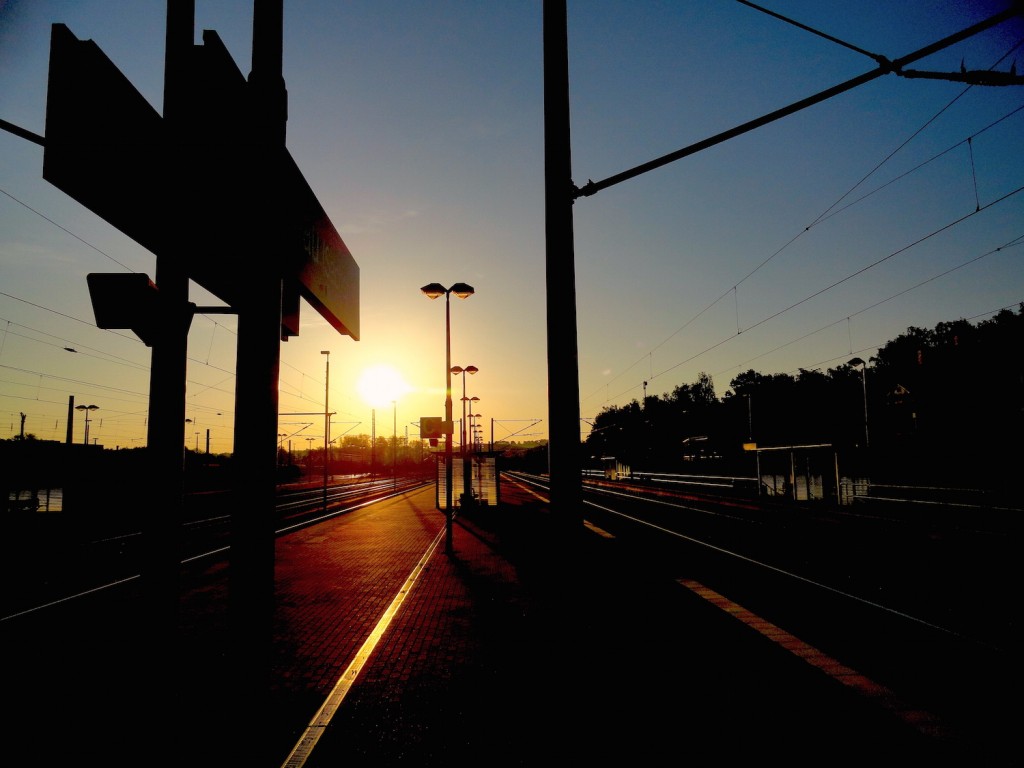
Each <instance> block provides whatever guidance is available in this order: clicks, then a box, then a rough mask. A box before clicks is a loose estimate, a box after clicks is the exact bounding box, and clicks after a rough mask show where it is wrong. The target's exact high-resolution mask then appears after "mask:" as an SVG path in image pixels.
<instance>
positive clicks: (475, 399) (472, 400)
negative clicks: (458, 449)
mask: <svg viewBox="0 0 1024 768" xmlns="http://www.w3.org/2000/svg"><path fill="white" fill-rule="evenodd" d="M467 402H468V403H469V428H470V429H473V427H474V426H476V424H475V423H474V421H473V419H475V418H476V417H477V416H479V415H480V414H479V413H473V411H474V410H476V404H477V403H479V402H480V398H479V397H477V396H476V395H473V397H471V398H469V400H468V401H467ZM470 444H471V445H472V446H473V448H472V450H474V451H475V450H476V443H475V441H470Z"/></svg>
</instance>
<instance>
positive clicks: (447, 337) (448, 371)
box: [420, 283, 474, 554]
mask: <svg viewBox="0 0 1024 768" xmlns="http://www.w3.org/2000/svg"><path fill="white" fill-rule="evenodd" d="M420 290H421V291H422V292H423V294H424V295H425V296H426V297H427V298H428V299H436V298H439V297H441V296H444V350H445V351H444V355H445V361H444V373H445V380H446V381H445V392H444V420H445V437H444V482H445V497H444V506H445V540H444V549H445V552H446V553H447V554H451V553H452V330H451V328H452V326H451V294H453V293H454V294H455V295H456V296H458V297H459V298H460V299H468V298H469V297H470V296H472V295H473V293H474V291H473V286H471V285H467V284H466V283H455V284H454V285H453V286H452V287H451V288H445V287H444V286H443V285H441V284H440V283H430V284H429V285H424V286H423V287H422V288H420Z"/></svg>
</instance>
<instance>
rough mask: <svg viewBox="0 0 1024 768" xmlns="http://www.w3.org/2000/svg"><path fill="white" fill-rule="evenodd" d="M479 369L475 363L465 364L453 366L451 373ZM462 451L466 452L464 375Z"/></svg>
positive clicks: (464, 379) (464, 389) (463, 378)
mask: <svg viewBox="0 0 1024 768" xmlns="http://www.w3.org/2000/svg"><path fill="white" fill-rule="evenodd" d="M479 370H480V369H479V368H477V367H476V366H475V365H467V366H466V367H465V368H462V367H461V366H458V365H456V366H454V367H453V368H452V373H454V374H455V375H456V376H458V375H459V374H460V373H476V372H477V371H479ZM461 445H462V452H463V453H465V452H466V377H465V376H463V377H462V443H461Z"/></svg>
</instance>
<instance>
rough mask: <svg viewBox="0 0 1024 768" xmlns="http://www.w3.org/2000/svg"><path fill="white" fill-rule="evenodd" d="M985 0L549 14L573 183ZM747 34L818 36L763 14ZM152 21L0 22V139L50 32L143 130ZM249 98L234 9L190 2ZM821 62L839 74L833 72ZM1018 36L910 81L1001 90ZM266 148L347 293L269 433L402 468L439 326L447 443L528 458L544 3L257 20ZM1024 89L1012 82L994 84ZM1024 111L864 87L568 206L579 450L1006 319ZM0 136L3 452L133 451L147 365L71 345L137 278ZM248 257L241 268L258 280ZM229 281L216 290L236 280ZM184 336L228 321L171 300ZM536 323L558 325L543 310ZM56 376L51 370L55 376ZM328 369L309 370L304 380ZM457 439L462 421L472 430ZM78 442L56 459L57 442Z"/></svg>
mask: <svg viewBox="0 0 1024 768" xmlns="http://www.w3.org/2000/svg"><path fill="white" fill-rule="evenodd" d="M1007 4H1008V3H1007V2H1001V1H999V0H992V1H990V2H960V3H952V2H937V1H935V0H908V1H907V2H902V3H892V2H875V1H874V0H859V1H857V2H835V3H821V2H820V0H817V1H815V2H810V1H809V0H766V2H763V3H758V6H759V8H757V7H752V6H751V5H750V4H748V3H744V2H739V1H737V0H720V1H718V0H715V1H709V2H647V1H646V0H645V1H642V2H622V1H621V0H619V1H618V2H612V1H611V0H592V1H591V2H585V3H584V2H576V1H574V0H570V1H569V2H568V16H567V26H568V35H569V39H568V57H569V97H570V113H571V114H570V120H571V152H572V172H573V182H574V183H575V184H576V185H577V186H580V187H582V186H583V185H584V184H586V183H587V181H588V180H593V181H595V182H598V181H601V180H603V179H606V178H609V177H611V176H614V175H615V174H619V173H621V172H623V171H626V170H628V169H631V168H634V167H636V166H639V165H642V164H644V163H647V162H649V161H651V160H654V159H656V158H659V157H662V156H664V155H667V154H669V153H672V152H676V151H677V150H680V149H683V148H685V147H689V146H690V145H693V144H695V143H697V142H700V141H703V140H705V139H708V138H709V137H712V136H716V135H718V134H720V133H722V132H724V131H728V130H730V129H732V128H735V127H736V126H739V125H742V124H744V123H747V122H748V121H751V120H755V119H757V118H760V117H762V116H764V115H766V114H768V113H771V112H773V111H774V110H777V109H781V108H783V107H786V106H788V105H790V104H792V103H794V102H797V101H799V100H801V99H804V98H807V97H809V96H812V95H814V94H816V93H819V92H821V91H823V90H825V89H827V88H831V87H833V86H836V85H839V84H841V83H843V82H846V81H847V80H849V79H851V78H853V77H856V76H858V75H862V74H864V73H866V72H870V71H872V70H874V68H875V66H876V64H875V61H874V60H873V59H872V58H871V57H870V56H868V55H866V54H877V55H881V56H885V57H886V58H888V59H890V60H892V59H896V58H899V57H902V56H906V55H907V54H910V53H913V52H915V51H918V50H920V49H921V48H923V47H925V46H926V45H929V44H931V43H934V42H936V41H938V40H941V39H943V38H945V37H947V36H949V35H952V34H954V33H957V32H960V31H961V30H964V29H966V28H967V27H969V26H970V25H972V24H975V23H977V22H980V21H982V20H984V19H986V18H989V17H990V16H993V15H994V14H996V13H997V12H999V11H1001V10H1003V9H1004V8H1005V7H1006V6H1007ZM762 9H768V10H770V11H772V12H773V13H775V14H779V15H781V16H784V17H786V18H788V19H792V20H794V21H796V22H799V23H800V24H802V25H804V26H805V27H809V28H811V29H812V30H817V31H819V32H821V33H823V34H825V35H828V36H831V38H833V39H826V38H825V37H823V36H822V35H816V34H814V33H813V32H811V31H810V30H808V29H806V28H801V27H798V26H796V25H794V24H790V23H787V22H786V21H784V20H782V19H779V18H776V17H773V16H772V15H770V14H769V13H766V12H764V10H762ZM166 15H167V5H166V3H165V2H157V1H155V0H152V1H151V0H132V1H129V0H124V1H117V0H104V1H102V2H101V1H99V0H96V1H91V0H82V1H80V2H66V1H64V2H58V1H57V0H51V1H49V2H48V1H46V0H0V119H2V120H4V121H7V122H8V123H12V124H14V125H16V126H19V127H21V128H23V129H25V130H27V131H30V132H32V133H35V134H38V135H42V134H43V133H44V125H45V117H46V88H47V68H48V56H49V44H50V32H51V25H52V24H54V23H63V24H65V25H67V26H68V28H69V29H70V31H71V32H72V33H73V34H74V35H75V36H76V37H77V38H79V39H82V40H85V39H91V40H93V41H95V43H96V44H97V45H98V46H99V47H100V49H101V50H102V51H103V52H104V53H105V54H106V55H107V57H109V58H110V59H111V60H112V62H113V63H114V64H115V65H116V66H117V67H118V69H119V70H120V71H121V73H122V74H124V75H125V77H126V78H127V79H128V80H129V81H130V82H131V83H132V84H133V85H134V86H135V88H136V89H137V90H138V91H139V92H140V93H141V94H142V95H143V96H144V97H145V98H146V99H147V100H148V101H149V103H150V104H151V105H152V106H153V107H154V108H155V109H156V110H157V111H158V112H159V111H162V99H163V75H164V35H165V24H166ZM205 29H212V30H215V31H216V32H217V33H218V35H219V36H220V37H221V39H222V40H223V42H224V43H225V45H226V47H227V49H228V51H229V52H230V53H231V55H232V57H233V59H234V61H235V63H236V64H237V65H238V67H239V69H240V70H241V71H242V72H243V73H244V74H248V72H249V71H250V69H251V44H252V2H251V0H249V1H248V2H241V1H240V0H237V1H236V0H220V1H218V2H204V0H196V3H195V40H196V43H197V44H198V43H201V41H202V31H203V30H205ZM839 41H841V42H842V43H846V45H843V44H841V43H840V42H839ZM1022 41H1024V22H1022V20H1021V18H1020V17H1015V18H1013V19H1011V20H1010V21H1008V22H1004V23H1002V24H1000V25H998V26H997V27H994V28H992V29H989V30H987V31H985V32H982V33H979V34H977V35H974V36H972V37H970V38H968V39H967V40H965V41H963V42H960V43H957V44H955V45H952V46H950V47H948V48H944V49H942V50H940V51H937V52H936V53H934V54H932V55H930V56H928V57H926V58H923V59H921V60H919V61H915V62H913V64H911V65H909V67H910V68H912V69H917V70H927V71H931V72H942V73H954V72H959V71H960V69H961V66H963V67H964V68H966V69H968V70H988V69H990V68H991V69H994V70H997V71H1000V72H1008V71H1010V69H1011V67H1012V66H1015V65H1016V66H1017V70H1018V71H1024V56H1021V47H1020V46H1021V43H1022ZM283 43H284V46H283V67H284V78H285V83H286V86H287V89H288V124H287V146H288V149H289V151H290V153H291V155H292V157H293V158H294V159H295V161H296V163H297V164H298V166H299V168H300V169H301V171H302V172H303V174H304V175H305V178H306V180H307V181H308V182H309V185H310V187H311V188H312V189H313V191H314V192H315V193H316V195H317V197H318V199H319V201H320V203H321V204H322V206H323V207H324V209H325V210H326V212H327V214H328V216H329V217H330V219H331V221H332V222H333V224H334V225H335V227H336V229H337V230H338V232H339V234H340V235H341V237H342V239H343V240H344V241H345V243H346V245H347V246H348V248H349V250H350V251H351V253H352V255H353V257H354V259H355V261H356V262H357V263H358V265H359V269H360V286H359V293H360V338H359V340H358V341H356V340H354V339H352V338H350V337H348V336H344V335H340V334H339V333H338V332H337V331H335V330H333V329H332V328H331V327H330V326H329V325H328V324H327V322H326V321H324V320H323V319H322V318H321V317H320V316H319V314H318V313H317V312H316V311H315V310H314V309H312V308H311V307H309V306H308V305H305V304H304V305H303V306H302V310H301V325H300V331H299V335H298V336H297V337H293V338H291V339H289V340H288V341H287V342H284V343H282V345H281V377H280V412H281V417H280V418H281V423H280V428H279V433H280V434H281V435H282V436H283V437H282V441H283V444H284V445H285V447H288V445H289V444H290V446H291V448H292V449H293V450H304V449H306V448H307V447H314V448H315V447H319V446H320V445H322V441H323V435H324V429H323V418H318V417H316V416H311V415H309V414H311V413H316V412H318V411H319V412H320V413H322V412H323V410H324V400H325V384H326V383H327V382H326V378H327V370H326V363H327V362H328V361H329V364H330V372H329V385H330V386H329V408H330V410H331V411H333V412H335V415H334V416H333V417H332V419H331V425H332V426H331V436H332V438H337V437H340V436H342V435H345V434H360V433H364V434H371V433H374V434H376V436H378V437H381V436H385V437H390V436H391V435H392V433H393V432H397V434H398V435H399V436H400V437H406V436H407V437H408V438H409V439H416V438H418V436H419V434H418V422H419V419H420V417H421V416H441V415H443V413H444V395H445V360H444V352H445V348H444V343H445V321H444V314H445V313H444V299H443V298H442V299H438V300H434V301H431V300H429V299H427V298H426V297H425V296H424V295H423V294H422V293H421V292H420V287H421V286H423V285H426V284H428V283H432V282H440V283H442V284H443V285H446V286H450V285H452V284H453V283H456V282H466V283H469V284H470V285H472V286H473V287H474V289H475V294H474V295H473V296H471V297H469V298H468V299H465V300H460V299H457V298H455V297H452V299H451V331H452V333H451V350H452V353H451V354H452V359H451V362H452V365H457V366H461V367H463V368H465V367H468V366H471V365H472V366H476V367H477V368H478V369H479V372H478V373H476V374H474V375H473V376H471V377H469V378H468V379H467V380H466V381H465V382H463V381H462V377H460V376H453V377H452V394H453V400H454V417H455V419H456V420H458V419H459V418H460V417H461V415H462V412H461V406H462V403H461V402H460V398H461V397H462V396H463V384H465V392H466V394H467V395H468V396H470V397H473V396H475V397H479V398H480V399H479V401H477V402H476V409H475V412H476V413H479V414H480V417H479V419H478V422H479V423H480V424H481V425H482V426H483V430H482V437H483V439H484V440H485V441H489V440H491V439H492V438H493V439H494V440H496V441H502V440H509V439H511V440H517V441H518V440H535V439H543V438H546V437H547V423H548V413H547V410H548V403H547V389H548V387H547V380H548V379H547V376H548V372H547V356H546V349H547V321H546V306H547V301H548V297H547V294H546V287H545V258H546V256H545V254H546V244H545V234H544V225H545V223H544V194H545V189H544V184H545V179H544V143H543V142H544V136H543V132H544V113H543V96H544V88H543V85H544V84H543V55H542V43H543V27H542V3H541V2H540V1H539V0H532V1H529V2H527V1H526V0H509V1H508V2H501V3H490V2H476V3H473V2H466V1H465V0H462V1H461V2H456V1H454V0H452V1H448V2H444V1H440V2H430V3H423V2H409V1H399V0H375V1H374V2H369V1H363V0H355V1H353V2H345V3H330V2H314V1H313V0H309V1H307V2H302V3H289V2H285V4H284V40H283ZM1018 59H1020V62H1019V64H1017V60H1018ZM1022 106H1024V88H1022V87H1021V86H1019V85H1010V86H980V85H974V86H969V85H966V84H964V83H962V82H955V81H952V80H948V79H925V78H906V77H898V76H896V75H894V74H887V75H883V76H881V77H878V78H875V79H874V80H871V81H870V82H868V83H866V84H863V85H860V86H858V87H856V88H853V89H851V90H849V91H846V92H845V93H842V94H840V95H837V96H835V97H832V98H830V99H827V100H826V101H824V102H822V103H819V104H817V105H814V106H811V107H809V108H807V109H803V110H801V111H798V112H796V113H795V114H792V115H789V116H787V117H784V118H782V119H780V120H777V121H774V122H772V123H769V124H767V125H764V126H762V127H759V128H756V129H754V130H752V131H749V132H747V133H744V134H742V135H740V136H738V137H736V138H732V139H729V140H727V141H724V142H721V143H718V144H715V145H714V146H712V147H710V148H708V149H705V150H702V151H699V152H695V153H693V154H691V155H690V156H688V157H685V158H683V159H680V160H677V161H674V162H671V163H668V164H666V165H663V166H661V167H659V168H656V169H654V170H651V171H648V172H646V173H643V174H640V175H638V176H636V177H634V178H631V179H628V180H625V181H623V182H621V183H618V184H615V185H614V186H610V187H608V188H606V189H603V190H602V191H600V192H598V193H597V194H595V195H593V196H587V197H580V198H579V199H577V200H576V203H575V204H574V206H573V228H574V252H575V272H576V296H575V301H576V311H577V316H578V317H577V326H578V331H577V334H578V350H579V389H580V414H581V416H582V419H581V425H580V426H581V437H585V436H586V434H587V432H588V430H589V422H591V421H592V420H593V418H594V417H595V416H596V415H597V414H598V413H599V412H600V411H601V410H602V409H604V408H607V407H611V406H622V405H626V404H628V403H629V402H631V401H633V400H641V399H642V398H643V395H644V394H645V392H646V394H648V395H659V396H660V395H663V394H666V393H670V392H671V391H672V390H673V389H674V388H675V387H677V386H679V385H683V384H691V383H693V382H695V381H696V380H697V379H698V377H699V376H700V375H701V374H702V373H706V374H708V375H709V376H711V378H712V380H713V382H714V385H715V390H716V393H717V394H718V395H719V396H721V395H723V394H724V393H725V391H726V390H727V389H728V388H729V383H730V381H731V380H732V379H733V378H734V377H735V376H736V375H738V374H739V373H742V372H744V371H747V370H750V369H753V370H755V371H758V372H760V373H764V374H774V373H790V374H794V375H795V374H797V373H798V372H799V371H800V370H813V369H820V370H822V371H825V370H827V369H829V368H834V367H837V366H839V365H842V364H844V363H846V362H847V361H848V360H849V359H851V358H853V357H855V356H856V357H861V358H863V359H865V360H868V359H870V356H871V355H872V354H874V352H875V351H876V350H877V349H878V347H879V346H882V345H884V344H885V343H886V342H888V341H890V340H892V339H894V338H896V337H897V336H899V335H900V334H902V333H904V332H906V330H907V329H908V328H911V327H915V328H932V327H934V326H935V325H936V324H937V323H940V322H946V321H953V320H958V319H968V320H970V321H971V322H973V323H977V322H980V321H982V320H986V319H988V318H989V317H991V316H992V315H993V314H995V313H996V312H998V311H999V310H1001V309H1004V308H1009V309H1013V310H1014V311H1016V309H1017V307H1018V305H1019V304H1020V303H1021V302H1022V301H1024V263H1022V249H1021V244H1022V240H1021V238H1022V236H1024V205H1022V194H1021V190H1022V187H1024V153H1022V152H1021V147H1022V146H1024V141H1022V139H1024V110H1021V107H1022ZM42 159H43V149H42V147H40V146H39V145H37V144H35V143H33V142H31V141H28V140H26V139H24V138H21V137H19V136H16V135H14V134H12V133H10V132H8V131H3V130H0V193H2V194H0V439H6V438H8V437H12V436H15V435H17V434H19V432H20V430H21V414H25V424H24V429H25V431H26V432H30V433H32V434H34V435H36V436H37V437H39V438H41V439H48V440H63V439H64V437H65V433H66V425H67V418H68V402H69V397H74V399H75V403H76V404H77V405H87V404H95V405H97V406H98V409H97V410H95V411H93V412H92V415H91V417H90V418H91V427H90V436H91V439H90V442H92V441H96V442H98V443H99V444H102V445H104V446H106V447H108V448H114V447H122V448H124V447H136V446H139V445H144V444H145V439H146V417H147V412H148V399H149V397H148V389H149V366H150V349H149V348H148V347H146V346H145V345H144V344H143V343H142V342H141V341H139V340H138V339H137V338H136V337H134V336H133V335H132V334H131V332H130V331H111V330H100V329H98V328H96V327H95V320H94V316H93V312H92V305H91V302H90V297H89V292H88V287H87V284H86V275H87V274H89V273H92V272H139V273H145V274H148V275H149V276H150V277H151V278H152V277H154V276H155V257H154V256H153V254H152V253H151V252H149V251H147V250H146V249H144V248H143V247H142V246H140V245H139V244H137V243H136V242H134V241H133V240H131V239H130V238H129V237H127V236H126V235H125V234H123V233H122V232H120V231H119V230H117V229H116V228H115V227H113V226H111V225H110V224H109V223H107V222H105V221H104V220H102V219H101V218H99V217H98V216H96V215H95V214H93V213H92V212H91V211H89V210H88V209H87V208H85V207H84V206H82V205H81V204H80V203H78V202H77V201H75V200H74V199H72V198H70V197H69V196H68V195H66V194H65V193H64V192H62V191H61V190H59V189H57V188H56V187H54V186H53V185H51V184H49V183H48V182H47V181H45V180H44V179H43V178H42ZM258 264H259V259H257V258H254V259H253V269H257V268H258ZM239 279H240V280H244V279H245V278H244V276H239ZM190 299H191V300H192V301H193V302H195V303H196V304H198V305H200V306H206V305H218V304H221V303H222V302H220V301H218V300H216V299H214V298H213V297H211V296H210V295H209V294H207V293H206V292H205V291H204V290H203V289H202V288H201V287H199V286H193V289H192V292H191V295H190ZM553 300H554V301H564V300H571V299H567V298H565V297H554V298H553ZM235 328H236V326H235V318H234V316H232V315H228V314H207V315H204V314H202V313H200V314H197V315H196V317H195V318H194V320H193V323H192V326H191V329H190V332H189V353H188V357H189V362H188V383H187V391H186V413H187V416H188V418H189V419H190V422H189V423H187V424H186V425H184V429H183V439H184V444H185V445H186V446H188V447H190V448H194V447H198V448H199V449H200V450H206V447H207V442H206V441H207V434H209V437H210V443H209V448H210V450H211V451H212V452H215V453H219V452H226V451H230V450H231V448H232V429H233V424H234V420H235V419H236V418H240V416H239V415H238V414H235V404H234V370H235V339H236V336H235ZM68 348H70V349H72V350H75V351H74V352H70V351H68ZM324 350H329V351H330V355H329V356H325V355H323V354H321V352H322V351H324ZM469 412H473V410H470V411H469ZM83 428H84V424H83V417H82V416H81V414H76V421H75V430H74V440H75V442H81V441H82V440H83V439H84V432H83Z"/></svg>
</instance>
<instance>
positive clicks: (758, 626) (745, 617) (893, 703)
mask: <svg viewBox="0 0 1024 768" xmlns="http://www.w3.org/2000/svg"><path fill="white" fill-rule="evenodd" d="M676 581H677V582H678V583H679V584H681V585H682V586H684V587H686V588H687V589H689V590H690V591H691V592H693V593H694V594H696V595H699V596H700V597H702V598H704V599H705V600H707V601H708V602H709V603H711V604H712V605H715V606H717V607H718V608H721V609H722V610H723V611H725V612H726V613H728V614H731V615H732V616H733V617H734V618H736V619H739V620H740V621H742V622H743V623H744V624H746V625H747V626H749V627H751V628H752V629H754V630H756V631H757V632H759V633H760V634H762V635H763V636H765V637H767V638H768V639H769V640H771V641H772V642H774V643H777V644H778V645H780V646H782V647H783V648H785V649H786V650H787V651H789V652H790V653H792V654H793V655H794V656H798V657H800V658H801V659H803V660H804V661H806V662H807V663H808V664H810V665H811V666H813V667H817V668H818V669H820V670H821V671H822V672H824V673H825V674H827V675H828V676H829V677H831V678H833V679H834V680H836V681H838V682H840V683H842V684H843V685H845V686H847V687H848V688H851V689H853V690H854V691H856V692H857V693H859V694H860V695H861V696H864V697H865V698H867V699H870V700H871V701H873V702H874V703H876V704H877V705H879V706H881V707H883V708H884V709H886V710H888V711H889V712H891V713H892V714H894V715H895V716H896V717H898V718H899V719H900V720H902V721H903V722H905V723H907V724H908V725H910V726H912V727H914V728H916V729H917V730H918V731H920V732H921V733H923V734H925V735H928V736H933V737H936V736H939V737H941V736H944V735H946V734H947V729H946V728H945V727H944V726H943V724H942V723H941V722H939V720H938V718H936V717H935V716H934V715H933V714H931V713H930V712H925V711H923V710H920V709H916V708H914V707H912V706H910V705H908V704H907V703H905V702H904V701H902V700H901V699H900V698H899V697H898V696H896V694H895V693H893V692H892V691H891V690H890V689H888V688H886V687H885V686H884V685H880V684H878V683H877V682H875V681H874V680H872V679H871V678H869V677H866V676H865V675H863V674H861V673H860V672H858V671H857V670H855V669H851V668H850V667H847V666H846V665H844V664H842V663H841V662H839V661H837V660H836V659H834V658H832V657H831V656H829V655H828V654H826V653H823V652H822V651H820V650H818V649H817V648H815V647H814V646H812V645H808V644H807V643H805V642H804V641H803V640H801V639H800V638H798V637H795V636H793V635H791V634H790V633H789V632H786V631H785V630H783V629H781V628H779V627H777V626H775V625H774V624H772V623H771V622H769V621H766V620H765V619H763V618H761V617H760V616H758V615H757V614H755V613H753V612H751V611H748V610H747V609H746V608H744V607H743V606H741V605H738V604H736V603H734V602H733V601H732V600H730V599H728V598H727V597H723V596H722V595H720V594H718V593H717V592H715V591H714V590H712V589H708V588H707V587H705V586H704V585H703V584H701V583H699V582H696V581H693V580H691V579H676Z"/></svg>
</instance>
